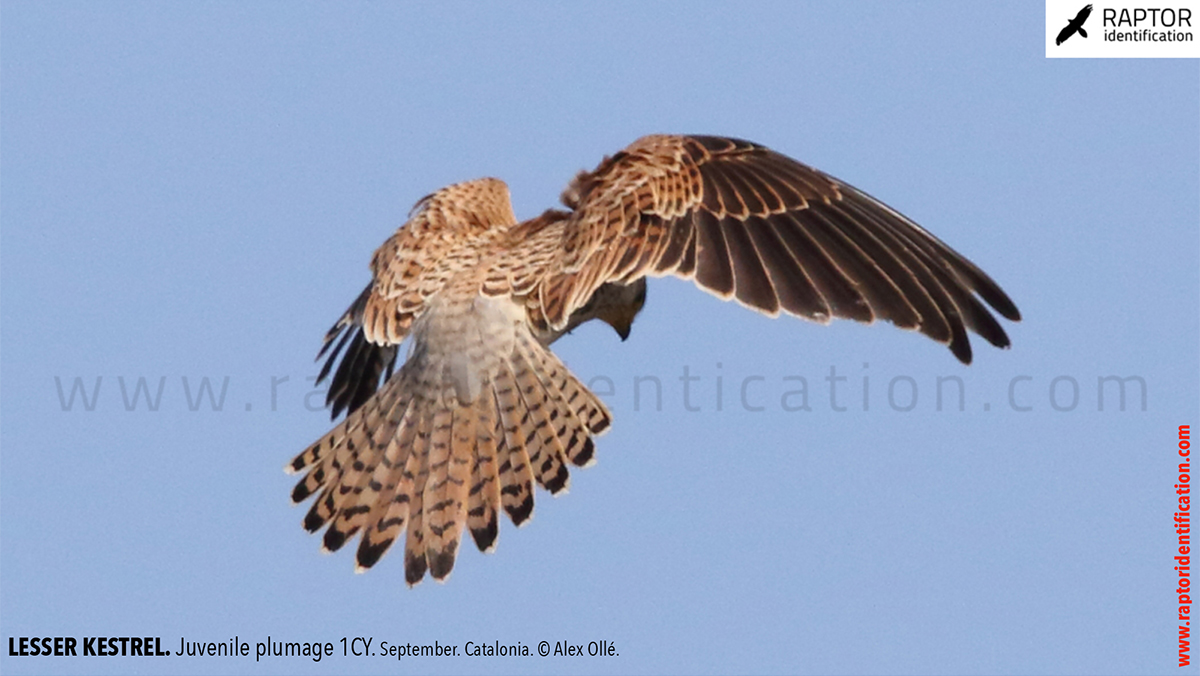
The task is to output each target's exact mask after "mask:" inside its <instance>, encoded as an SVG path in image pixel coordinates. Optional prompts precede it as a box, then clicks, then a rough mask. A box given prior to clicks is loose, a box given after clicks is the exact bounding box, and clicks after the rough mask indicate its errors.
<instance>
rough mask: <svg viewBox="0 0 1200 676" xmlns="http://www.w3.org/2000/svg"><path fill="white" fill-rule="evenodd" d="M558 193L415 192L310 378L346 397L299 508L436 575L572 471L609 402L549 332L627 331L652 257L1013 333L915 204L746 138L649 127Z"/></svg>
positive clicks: (746, 301) (823, 305)
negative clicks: (528, 200)
mask: <svg viewBox="0 0 1200 676" xmlns="http://www.w3.org/2000/svg"><path fill="white" fill-rule="evenodd" d="M563 202H564V204H565V205H566V206H567V207H568V208H569V209H570V210H569V211H558V210H550V211H547V212H545V213H544V214H542V215H541V216H538V217H537V218H533V219H531V220H528V221H524V222H518V221H517V219H516V217H515V216H514V215H513V212H512V207H511V205H510V203H509V195H508V188H507V187H506V186H505V184H504V183H503V182H502V181H499V180H497V179H493V178H486V179H480V180H476V181H470V182H467V183H460V184H456V185H452V186H450V187H447V188H443V189H442V190H439V191H438V192H436V193H434V194H432V195H430V196H428V197H426V198H424V199H422V200H421V201H420V202H418V203H417V205H416V206H415V207H414V209H413V211H412V213H411V214H410V216H409V220H408V222H407V223H406V224H405V225H404V226H402V227H401V228H400V229H399V230H398V231H397V232H396V234H395V235H393V236H392V237H391V238H390V239H388V241H387V242H385V243H384V244H383V246H382V247H380V248H379V250H378V251H376V252H375V256H374V258H372V260H371V271H372V281H371V283H370V284H369V285H368V286H367V288H366V289H365V290H363V292H362V294H361V295H359V297H358V299H357V300H355V301H354V303H353V304H352V305H351V306H350V308H349V309H348V310H347V311H346V313H345V314H344V315H343V316H342V317H341V319H339V320H338V322H337V323H336V324H335V325H334V326H333V328H332V329H331V330H330V331H329V333H328V334H327V335H326V337H325V347H324V348H323V349H322V350H321V355H319V356H324V355H326V353H328V357H327V360H326V362H325V365H324V368H323V369H322V370H321V374H320V379H321V380H324V379H325V378H326V377H328V376H329V374H330V373H331V371H332V373H333V378H332V381H331V383H330V389H329V394H328V402H329V404H330V405H331V407H332V409H333V416H334V417H335V418H336V417H337V415H338V414H339V413H341V412H342V411H343V410H344V411H347V416H346V418H345V420H343V421H342V422H341V423H340V424H338V425H337V426H336V427H334V428H333V430H331V431H330V432H329V433H327V434H326V435H325V436H324V437H322V438H321V439H319V440H318V441H317V442H316V443H314V444H313V445H311V446H309V447H308V448H307V449H305V450H304V452H303V453H301V454H300V455H298V456H296V458H295V459H294V460H293V461H292V462H291V463H289V464H288V465H287V470H288V471H289V472H301V471H305V472H306V474H305V476H304V478H303V479H301V480H300V482H299V483H298V484H297V485H296V487H295V489H294V490H293V491H292V500H293V501H294V502H297V503H299V502H302V501H304V500H305V499H307V498H309V497H310V496H312V495H314V494H316V496H317V497H316V499H315V501H314V502H313V504H312V507H311V509H310V510H309V512H308V514H307V516H306V517H305V519H304V527H305V528H306V529H307V530H309V531H310V532H315V531H317V530H320V529H321V528H323V527H324V528H326V530H325V535H324V547H325V548H326V549H328V550H337V549H339V548H340V547H342V546H343V545H344V544H345V543H346V541H347V540H349V539H351V538H352V537H354V536H355V535H358V534H360V533H361V540H360V542H359V546H358V554H357V561H358V567H359V570H364V569H366V568H369V567H371V566H372V565H374V564H375V563H376V562H377V561H378V560H379V558H380V557H381V556H382V555H383V554H384V553H385V552H386V551H387V550H388V548H389V547H390V546H391V545H392V543H393V542H395V540H396V539H397V538H399V537H400V536H401V534H402V533H403V534H404V535H405V577H406V579H407V580H408V583H409V584H416V583H417V582H419V581H420V580H421V579H422V578H423V577H424V575H425V572H426V571H427V570H428V571H429V572H430V573H431V574H432V575H433V577H434V578H436V579H439V580H440V579H444V578H445V577H446V576H447V575H449V573H450V571H451V569H452V568H453V566H454V560H455V556H456V554H457V548H458V543H459V541H460V539H461V536H462V532H463V529H464V528H466V529H467V530H469V531H470V533H471V536H472V538H473V539H474V541H475V544H476V545H477V546H478V547H479V549H481V550H484V551H489V550H490V549H491V548H492V547H493V546H494V545H495V541H496V536H497V533H498V528H499V527H498V515H499V512H500V511H501V510H503V511H505V512H507V514H508V515H509V518H510V519H511V520H512V521H513V523H514V524H517V525H520V524H521V523H523V522H524V521H526V520H527V519H528V518H529V517H530V515H531V514H532V511H533V484H534V482H536V483H537V484H538V485H540V486H542V487H543V488H545V489H546V490H548V491H550V492H551V493H557V492H559V491H561V490H564V489H565V488H566V487H567V483H568V480H569V473H568V469H567V466H568V464H571V465H575V466H586V465H587V464H588V463H589V462H591V461H592V457H593V452H594V446H593V441H592V438H593V437H594V436H596V435H599V434H601V433H603V432H604V431H605V430H606V429H607V428H608V426H609V424H610V422H611V416H610V415H609V412H608V410H607V409H606V408H605V406H604V404H603V402H601V401H600V400H599V399H598V398H597V397H596V396H595V395H594V394H592V393H591V392H590V391H589V390H588V389H587V388H586V387H585V386H584V385H583V384H582V383H581V382H580V381H579V380H578V379H576V378H575V376H574V375H573V374H571V372H570V371H569V370H568V369H567V368H566V367H565V366H564V365H563V364H562V362H561V361H559V360H558V358H557V357H555V356H554V354H553V353H551V352H550V351H549V349H548V346H549V345H550V343H551V342H553V341H554V340H556V339H557V338H558V337H560V336H561V335H563V333H565V332H567V331H569V330H570V329H571V328H573V327H575V326H577V325H579V324H581V323H583V322H585V321H588V320H591V319H601V320H602V321H605V322H607V323H609V324H610V325H612V326H613V328H614V329H616V330H617V332H618V333H619V334H620V335H621V337H622V339H624V338H625V337H626V336H627V335H628V332H629V327H630V324H631V323H632V321H633V318H634V316H635V315H636V314H637V313H638V312H639V311H640V310H641V308H642V305H643V303H644V301H645V278H646V277H648V276H654V277H661V276H665V275H675V276H677V277H683V278H685V279H693V280H694V281H695V282H696V284H697V286H699V287H700V288H702V289H704V290H705V291H708V292H709V293H712V294H714V295H716V296H718V297H720V298H724V299H729V298H733V299H735V300H737V301H738V302H739V303H741V304H743V305H746V306H747V307H750V308H752V309H755V310H758V311H760V312H763V313H765V314H768V315H771V316H776V315H778V314H779V313H780V312H786V313H788V314H792V315H796V316H799V317H804V318H806V319H811V320H813V321H817V322H821V323H827V322H829V321H830V320H831V318H833V317H845V318H849V319H854V320H857V321H861V322H871V321H874V320H876V319H884V320H887V321H889V322H891V323H893V324H895V325H896V326H899V327H902V328H906V329H914V330H917V331H920V332H921V333H924V334H925V335H927V336H929V337H930V338H932V339H934V340H936V341H938V342H941V343H944V344H947V345H948V346H949V347H950V350H951V351H952V352H953V353H954V355H955V356H956V357H957V358H958V359H959V360H960V361H962V362H964V363H969V362H970V361H971V346H970V343H969V341H968V339H967V333H966V332H967V330H968V329H969V330H971V331H974V332H975V333H977V334H979V335H981V336H983V338H984V339H985V340H987V341H988V342H990V343H991V344H993V345H995V346H997V347H1007V346H1008V344H1009V340H1008V336H1007V335H1006V334H1005V332H1004V329H1003V328H1002V327H1001V326H1000V324H999V323H998V322H997V321H996V319H995V317H993V316H992V314H991V312H990V311H989V310H988V309H987V307H986V306H985V305H984V303H983V302H981V299H982V301H984V302H986V303H987V304H988V305H990V306H991V307H992V308H993V309H995V311H996V312H998V313H1000V314H1001V315H1002V316H1004V317H1006V318H1008V319H1011V320H1013V321H1016V320H1018V319H1020V314H1019V312H1018V311H1017V308H1016V306H1015V305H1014V304H1013V302H1012V301H1011V300H1009V298H1008V296H1007V295H1006V294H1005V293H1004V291H1002V290H1001V289H1000V287H999V286H998V285H997V284H996V283H995V282H993V281H992V280H991V279H990V278H989V277H988V276H987V275H986V274H984V273H983V271H981V270H980V269H979V268H978V267H976V266H975V265H974V264H973V263H971V262H970V261H968V260H967V259H966V258H964V257H963V256H961V255H960V254H958V253H957V252H955V251H954V250H952V249H951V248H950V247H948V246H947V245H945V244H943V243H942V242H941V241H940V240H938V239H937V238H936V237H934V236H933V235H931V234H929V233H928V232H926V231H925V230H924V229H922V228H921V227H920V226H918V225H917V224H916V223H913V222H912V221H911V220H909V219H908V218H906V217H905V216H903V215H901V214H900V213H898V212H897V211H895V210H894V209H892V208H890V207H888V206H887V205H885V204H883V203H882V202H880V201H878V200H876V199H875V198H873V197H871V196H870V195H867V194H866V193H864V192H862V191H860V190H858V189H857V188H854V187H853V186H850V185H847V184H846V183H843V182H841V181H839V180H837V179H835V178H833V177H831V176H829V175H827V174H824V173H822V172H820V171H818V170H816V169H813V168H811V167H808V166H805V165H803V164H800V163H799V162H796V161H795V160H792V159H790V158H788V157H785V156H783V155H780V154H778V153H775V152H773V151H771V150H768V149H767V148H764V147H763V146H760V145H757V144H754V143H750V142H747V141H741V140H736V139H727V138H718V137H709V136H666V135H659V136H647V137H644V138H641V139H639V140H637V141H636V142H634V143H633V144H632V145H630V146H629V147H628V148H626V149H625V150H623V151H621V152H619V153H617V154H616V155H614V156H612V157H609V158H606V159H605V160H604V161H603V162H601V163H600V166H599V167H597V168H596V170H595V171H592V172H585V173H582V174H580V175H579V176H578V177H576V179H575V180H574V181H573V182H572V183H571V184H570V186H569V187H568V188H567V190H566V192H564V194H563ZM406 338H408V339H411V343H410V348H409V354H408V357H407V358H406V359H405V361H404V363H403V364H402V365H401V366H400V368H399V370H397V371H395V372H394V373H393V370H394V367H395V363H396V356H397V349H398V348H399V345H400V344H401V343H402V342H403V341H404V340H405V339H406ZM339 355H340V356H341V360H340V361H338V357H339ZM335 364H336V366H337V368H336V370H334V368H333V367H334V365H335Z"/></svg>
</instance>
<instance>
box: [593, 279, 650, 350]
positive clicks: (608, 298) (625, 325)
mask: <svg viewBox="0 0 1200 676" xmlns="http://www.w3.org/2000/svg"><path fill="white" fill-rule="evenodd" d="M645 305H646V280H645V278H642V279H639V280H637V281H636V282H634V283H633V284H629V285H622V284H605V285H604V286H602V287H600V288H599V289H597V290H596V317H598V318H599V319H600V320H601V321H603V322H604V323H605V324H608V325H609V326H611V327H613V330H614V331H616V332H617V335H618V336H620V337H621V340H626V339H627V338H629V331H630V329H631V328H632V327H633V320H634V319H635V318H636V317H637V315H638V313H639V312H641V311H642V308H643V307H644V306H645Z"/></svg>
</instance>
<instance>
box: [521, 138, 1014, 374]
mask: <svg viewBox="0 0 1200 676" xmlns="http://www.w3.org/2000/svg"><path fill="white" fill-rule="evenodd" d="M564 201H565V202H567V204H568V206H571V207H573V208H574V212H573V213H572V215H571V217H570V220H569V222H568V223H567V224H566V226H565V227H564V236H563V246H562V253H561V256H560V258H559V260H558V261H556V263H555V265H554V266H553V267H552V268H551V270H550V272H549V273H548V274H547V276H546V277H545V278H544V280H543V281H542V283H541V285H540V288H539V290H538V291H539V296H538V297H539V299H540V302H541V309H542V311H543V312H544V313H545V316H546V319H547V322H548V323H549V324H550V325H551V326H553V327H561V326H563V325H564V324H565V323H566V321H567V319H568V318H569V317H570V315H571V313H572V312H573V311H574V310H575V309H576V308H578V307H580V306H581V305H582V304H584V303H586V302H587V301H588V299H589V298H590V297H591V295H592V293H593V292H594V291H595V290H596V289H597V288H598V287H599V286H600V285H602V284H604V283H606V282H616V283H622V284H628V283H631V282H633V281H635V280H637V279H639V278H642V277H644V276H664V275H676V276H678V277H683V278H686V279H692V280H694V281H695V283H696V284H697V286H699V287H700V288H702V289H704V290H705V291H708V292H709V293H712V294H713V295H716V296H717V297H719V298H723V299H729V298H732V299H735V300H737V301H738V302H739V303H741V304H743V305H745V306H747V307H750V308H753V309H755V310H758V311H760V312H763V313H766V314H768V315H772V316H775V315H778V314H779V313H780V312H786V313H788V314H792V315H796V316H799V317H804V318H806V319H811V320H813V321H817V322H822V323H826V322H828V321H829V320H830V318H832V317H844V318H848V319H854V320H857V321H861V322H871V321H874V320H876V319H884V320H887V321H890V322H892V323H893V324H895V325H896V326H899V327H901V328H906V329H913V330H917V331H920V332H921V333H923V334H925V335H927V336H929V337H930V338H932V339H934V340H936V341H938V342H941V343H944V344H947V345H949V347H950V350H951V351H952V352H953V353H954V355H955V356H956V357H958V359H959V360H961V361H962V362H964V363H969V362H970V361H971V346H970V343H969V341H968V339H967V334H966V330H967V329H970V330H971V331H974V332H975V333H978V334H979V335H981V336H983V337H984V338H985V339H986V340H987V341H988V342H990V343H992V344H993V345H996V346H998V347H1007V346H1008V344H1009V340H1008V336H1007V335H1006V334H1005V332H1004V329H1003V328H1002V327H1001V326H1000V324H999V323H998V322H997V321H996V319H995V317H993V316H992V314H991V312H989V311H988V309H987V307H985V306H984V305H983V303H981V302H980V298H982V299H983V301H985V302H986V303H987V304H988V305H990V306H991V307H992V308H994V309H995V310H996V311H997V312H999V313H1000V314H1001V315H1003V316H1004V317H1007V318H1008V319H1011V320H1014V321H1016V320H1019V319H1020V313H1019V312H1018V310H1017V308H1016V306H1015V305H1014V304H1013V302H1012V301H1011V300H1010V299H1009V297H1008V296H1007V295H1006V294H1005V293H1004V291H1003V290H1001V289H1000V287H999V286H998V285H997V284H996V283H995V282H994V281H992V279H991V278H990V277H988V276H987V275H986V274H985V273H984V272H983V271H982V270H980V269H979V268H978V267H976V266H975V265H974V264H973V263H971V262H970V261H969V260H967V259H966V258H965V257H963V256H962V255H960V254H958V253H957V252H955V251H954V250H953V249H951V248H950V247H949V246H947V245H946V244H944V243H942V242H941V240H939V239H937V238H936V237H934V236H933V235H931V234H929V233H928V232H926V231H925V230H924V229H923V228H921V227H920V226H919V225H917V224H916V223H914V222H913V221H911V220H909V219H908V218H907V217H905V216H904V215H902V214H900V213H899V212H897V211H896V210H894V209H892V208H891V207H889V206H887V205H886V204H884V203H883V202H880V201H879V200H877V199H875V198H873V197H871V196H870V195H868V194H866V193H865V192H862V191H861V190H858V189H857V188H854V187H853V186H851V185H848V184H846V183H843V182H842V181H839V180H838V179H836V178H833V177H832V176H829V175H828V174H825V173H823V172H821V171H818V170H816V169H813V168H812V167H809V166H806V165H804V164H801V163H799V162H797V161H795V160H793V159H791V158H789V157H785V156H784V155H780V154H779V153H776V152H774V151H771V150H769V149H767V148H765V147H763V146H760V145H757V144H755V143H751V142H748V141H742V140H737V139H728V138H719V137H712V136H647V137H644V138H641V139H639V140H637V141H636V142H634V143H633V144H632V145H630V146H629V147H628V148H626V149H625V150H623V151H622V152H620V153H618V154H616V155H614V156H613V157H611V158H608V159H606V160H605V161H604V162H602V163H601V164H600V166H599V167H598V168H597V169H596V170H595V171H593V172H590V173H585V174H581V175H580V176H579V177H578V178H576V180H575V182H574V183H573V184H572V185H571V186H570V187H569V188H568V191H567V192H566V193H564Z"/></svg>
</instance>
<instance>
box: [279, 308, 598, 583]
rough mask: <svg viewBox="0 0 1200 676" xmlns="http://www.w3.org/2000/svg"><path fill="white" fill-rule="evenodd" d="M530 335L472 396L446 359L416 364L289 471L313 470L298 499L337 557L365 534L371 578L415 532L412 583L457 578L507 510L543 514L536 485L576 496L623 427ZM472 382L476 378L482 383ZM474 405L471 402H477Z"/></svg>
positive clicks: (525, 516) (514, 516) (408, 571)
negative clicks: (600, 448)
mask: <svg viewBox="0 0 1200 676" xmlns="http://www.w3.org/2000/svg"><path fill="white" fill-rule="evenodd" d="M522 329H523V327H520V328H518V331H517V335H516V336H514V337H513V338H515V339H514V340H512V342H509V343H508V351H507V353H506V354H504V355H503V356H498V355H496V356H495V357H496V358H492V359H488V360H486V361H484V360H479V361H476V362H470V363H477V364H482V363H486V364H487V367H488V368H487V370H481V371H478V372H476V373H475V376H478V378H477V379H476V380H472V381H471V385H470V386H469V387H466V388H464V387H462V384H461V383H460V382H459V379H461V373H462V372H461V370H459V371H456V370H455V369H453V368H448V367H447V364H453V363H454V362H451V361H447V360H446V359H443V358H442V356H443V355H442V354H441V353H434V354H432V355H428V354H427V355H425V356H424V357H423V358H421V359H416V360H410V362H409V363H406V364H405V365H404V367H402V368H401V369H400V371H399V373H397V374H396V375H395V376H394V377H393V378H391V379H390V380H388V381H387V383H385V385H384V386H383V388H381V389H380V390H379V391H378V392H377V393H376V394H375V395H374V396H372V397H371V398H370V399H369V400H368V401H366V402H365V403H364V404H363V405H362V406H361V407H360V408H359V409H358V410H355V411H354V412H353V413H351V414H350V416H349V417H347V419H346V420H345V421H343V422H342V423H341V424H340V425H338V426H337V427H335V428H334V429H333V430H332V431H330V432H329V433H328V434H326V435H325V436H323V437H322V438H321V439H320V440H318V441H317V442H316V443H314V444H313V445H311V446H310V447H308V448H307V449H305V451H304V452H302V453H301V454H299V455H298V456H296V458H295V459H294V460H293V461H292V462H291V463H290V464H289V465H288V467H287V469H288V470H290V471H301V470H307V473H306V475H305V476H304V478H302V479H301V480H300V482H299V483H298V484H297V485H296V488H295V489H294V490H293V494H292V497H293V500H294V501H295V502H301V501H303V500H305V499H307V498H310V497H312V496H313V495H314V494H315V495H316V496H317V499H316V500H315V501H314V502H313V504H312V506H311V508H310V509H309V512H308V514H307V515H306V517H305V520H304V526H305V528H306V529H307V530H309V531H311V532H315V531H318V530H320V529H322V528H327V529H326V530H325V533H324V536H323V539H322V547H323V549H325V550H327V551H336V550H338V549H340V548H341V547H343V546H344V545H345V544H346V542H348V541H349V540H351V539H353V538H354V537H355V536H357V535H361V541H360V543H359V545H358V547H357V553H356V557H355V559H356V563H357V569H358V570H359V572H362V571H365V570H367V569H369V568H370V567H371V566H373V565H375V564H376V563H377V562H378V561H379V560H380V559H381V558H382V557H383V555H384V554H385V553H387V551H388V550H389V549H390V548H391V547H392V545H393V544H395V542H396V540H397V539H399V537H400V534H401V533H402V532H403V533H405V544H404V551H405V555H404V570H405V580H406V581H407V582H408V584H409V585H410V586H411V585H414V584H417V583H418V582H420V581H421V579H422V578H424V577H425V574H426V573H429V574H430V575H431V576H432V577H433V578H434V579H437V580H445V579H446V578H447V577H448V576H449V575H450V573H451V572H452V571H453V569H454V563H455V559H456V557H457V555H458V550H459V547H460V544H461V541H462V538H463V534H464V531H469V532H470V534H471V537H472V538H473V540H474V542H475V544H476V546H477V547H478V548H479V549H480V550H481V551H491V550H492V549H493V548H494V547H495V544H496V539H497V535H498V531H499V527H498V517H499V513H500V512H501V510H503V511H504V512H506V513H507V514H508V516H509V518H510V519H511V520H512V522H513V523H514V524H515V525H518V526H519V525H522V524H523V523H525V522H527V521H528V520H529V518H530V517H531V516H532V514H533V505H534V497H533V485H534V482H535V481H536V482H537V483H538V484H539V485H541V486H542V487H543V488H545V489H546V490H548V491H549V492H550V493H551V494H558V493H561V492H562V491H563V490H565V489H566V488H567V485H568V482H569V478H570V474H569V471H568V469H567V465H568V464H574V465H577V466H584V465H587V464H588V463H589V462H590V461H591V460H592V456H593V450H594V446H593V442H592V439H591V437H592V436H593V435H596V434H600V433H602V432H603V431H604V430H605V429H606V428H607V427H608V425H609V422H610V420H611V418H610V415H609V413H608V410H607V409H606V408H605V407H604V404H603V403H602V402H600V400H599V399H598V398H597V397H596V396H595V395H594V394H592V393H591V392H589V391H588V390H587V388H586V387H585V386H584V385H583V384H582V383H580V382H579V381H578V380H577V379H576V378H575V377H574V376H573V375H572V374H571V373H570V372H569V371H568V370H567V368H566V367H565V366H563V364H562V362H560V361H559V360H558V359H557V358H556V357H554V355H553V354H551V353H550V352H549V351H547V350H546V348H544V347H543V346H542V345H541V344H540V343H538V342H537V341H536V339H534V338H533V336H532V335H531V334H530V333H529V332H528V330H522ZM475 376H472V377H475ZM464 392H466V393H470V394H472V395H475V396H474V399H473V401H464V400H463V399H465V396H466V395H465V394H464Z"/></svg>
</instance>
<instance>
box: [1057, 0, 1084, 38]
mask: <svg viewBox="0 0 1200 676" xmlns="http://www.w3.org/2000/svg"><path fill="white" fill-rule="evenodd" d="M1091 14H1092V6H1091V5H1086V6H1084V8H1083V9H1081V10H1079V13H1078V14H1076V15H1075V18H1074V19H1071V20H1070V21H1069V22H1068V23H1067V25H1066V27H1065V28H1063V29H1062V30H1060V31H1059V32H1058V37H1057V38H1055V39H1054V44H1056V45H1061V44H1062V43H1064V42H1066V41H1067V38H1069V37H1071V36H1072V35H1074V34H1075V33H1076V32H1078V33H1079V34H1080V35H1082V36H1083V37H1085V38H1086V37H1087V31H1085V30H1083V22H1085V21H1087V18H1088V17H1089V16H1091Z"/></svg>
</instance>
